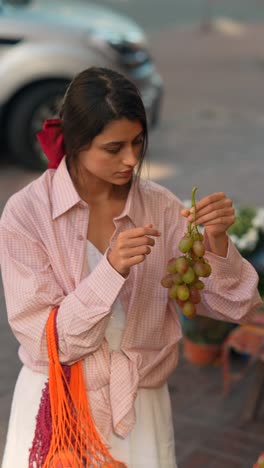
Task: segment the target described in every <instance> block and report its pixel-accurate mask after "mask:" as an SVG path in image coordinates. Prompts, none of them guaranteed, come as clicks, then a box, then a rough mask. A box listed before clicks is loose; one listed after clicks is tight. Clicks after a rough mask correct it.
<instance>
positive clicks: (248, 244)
mask: <svg viewBox="0 0 264 468" xmlns="http://www.w3.org/2000/svg"><path fill="white" fill-rule="evenodd" d="M257 242H258V231H257V230H256V229H255V228H250V229H249V230H248V231H247V232H246V233H245V234H244V235H243V236H242V237H241V238H240V239H238V242H237V247H238V248H239V249H240V250H254V248H255V247H256V245H257Z"/></svg>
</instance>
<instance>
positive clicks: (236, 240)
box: [229, 234, 239, 246]
mask: <svg viewBox="0 0 264 468" xmlns="http://www.w3.org/2000/svg"><path fill="white" fill-rule="evenodd" d="M229 237H230V239H231V241H232V242H233V244H235V245H236V246H238V243H239V237H238V236H236V235H235V234H231V235H230V236H229Z"/></svg>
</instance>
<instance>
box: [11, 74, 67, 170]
mask: <svg viewBox="0 0 264 468" xmlns="http://www.w3.org/2000/svg"><path fill="white" fill-rule="evenodd" d="M68 84H69V82H66V81H57V82H49V83H41V84H38V85H35V86H33V87H31V88H29V89H27V90H26V91H24V92H23V93H22V94H20V95H19V97H18V98H17V99H15V101H14V102H13V104H12V108H11V110H10V112H9V115H8V119H7V145H8V149H9V151H10V152H11V154H12V156H13V157H14V159H15V161H17V162H18V163H20V164H22V165H23V166H24V167H28V168H30V169H36V170H45V169H46V168H47V158H46V156H45V154H44V153H43V152H42V150H41V147H40V145H39V143H38V140H37V138H36V134H37V133H38V132H39V131H40V130H41V128H42V125H43V122H44V120H46V119H50V118H54V117H56V116H57V115H58V114H57V112H58V108H59V105H60V102H61V100H62V98H63V96H64V93H65V90H66V88H67V86H68Z"/></svg>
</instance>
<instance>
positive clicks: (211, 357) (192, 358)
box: [183, 336, 222, 366]
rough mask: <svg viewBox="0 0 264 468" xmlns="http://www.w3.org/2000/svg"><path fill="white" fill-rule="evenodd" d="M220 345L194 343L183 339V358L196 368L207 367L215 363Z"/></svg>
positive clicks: (219, 351)
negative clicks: (196, 366)
mask: <svg viewBox="0 0 264 468" xmlns="http://www.w3.org/2000/svg"><path fill="white" fill-rule="evenodd" d="M221 349H222V345H221V344H203V343H195V342H194V341H191V340H189V339H188V338H186V336H184V337H183V353H184V357H185V358H186V359H187V360H188V361H189V362H191V363H192V364H196V365H198V366H207V365H208V364H212V363H213V362H215V361H216V360H217V359H218V358H219V356H220V354H221Z"/></svg>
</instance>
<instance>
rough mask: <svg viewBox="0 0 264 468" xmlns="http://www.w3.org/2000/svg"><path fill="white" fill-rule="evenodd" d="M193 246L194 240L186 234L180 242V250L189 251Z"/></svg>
mask: <svg viewBox="0 0 264 468" xmlns="http://www.w3.org/2000/svg"><path fill="white" fill-rule="evenodd" d="M192 246H193V240H192V239H191V238H190V237H187V236H184V237H183V238H182V239H181V240H180V243H179V251H180V252H182V253H187V252H189V250H191V248H192Z"/></svg>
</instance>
